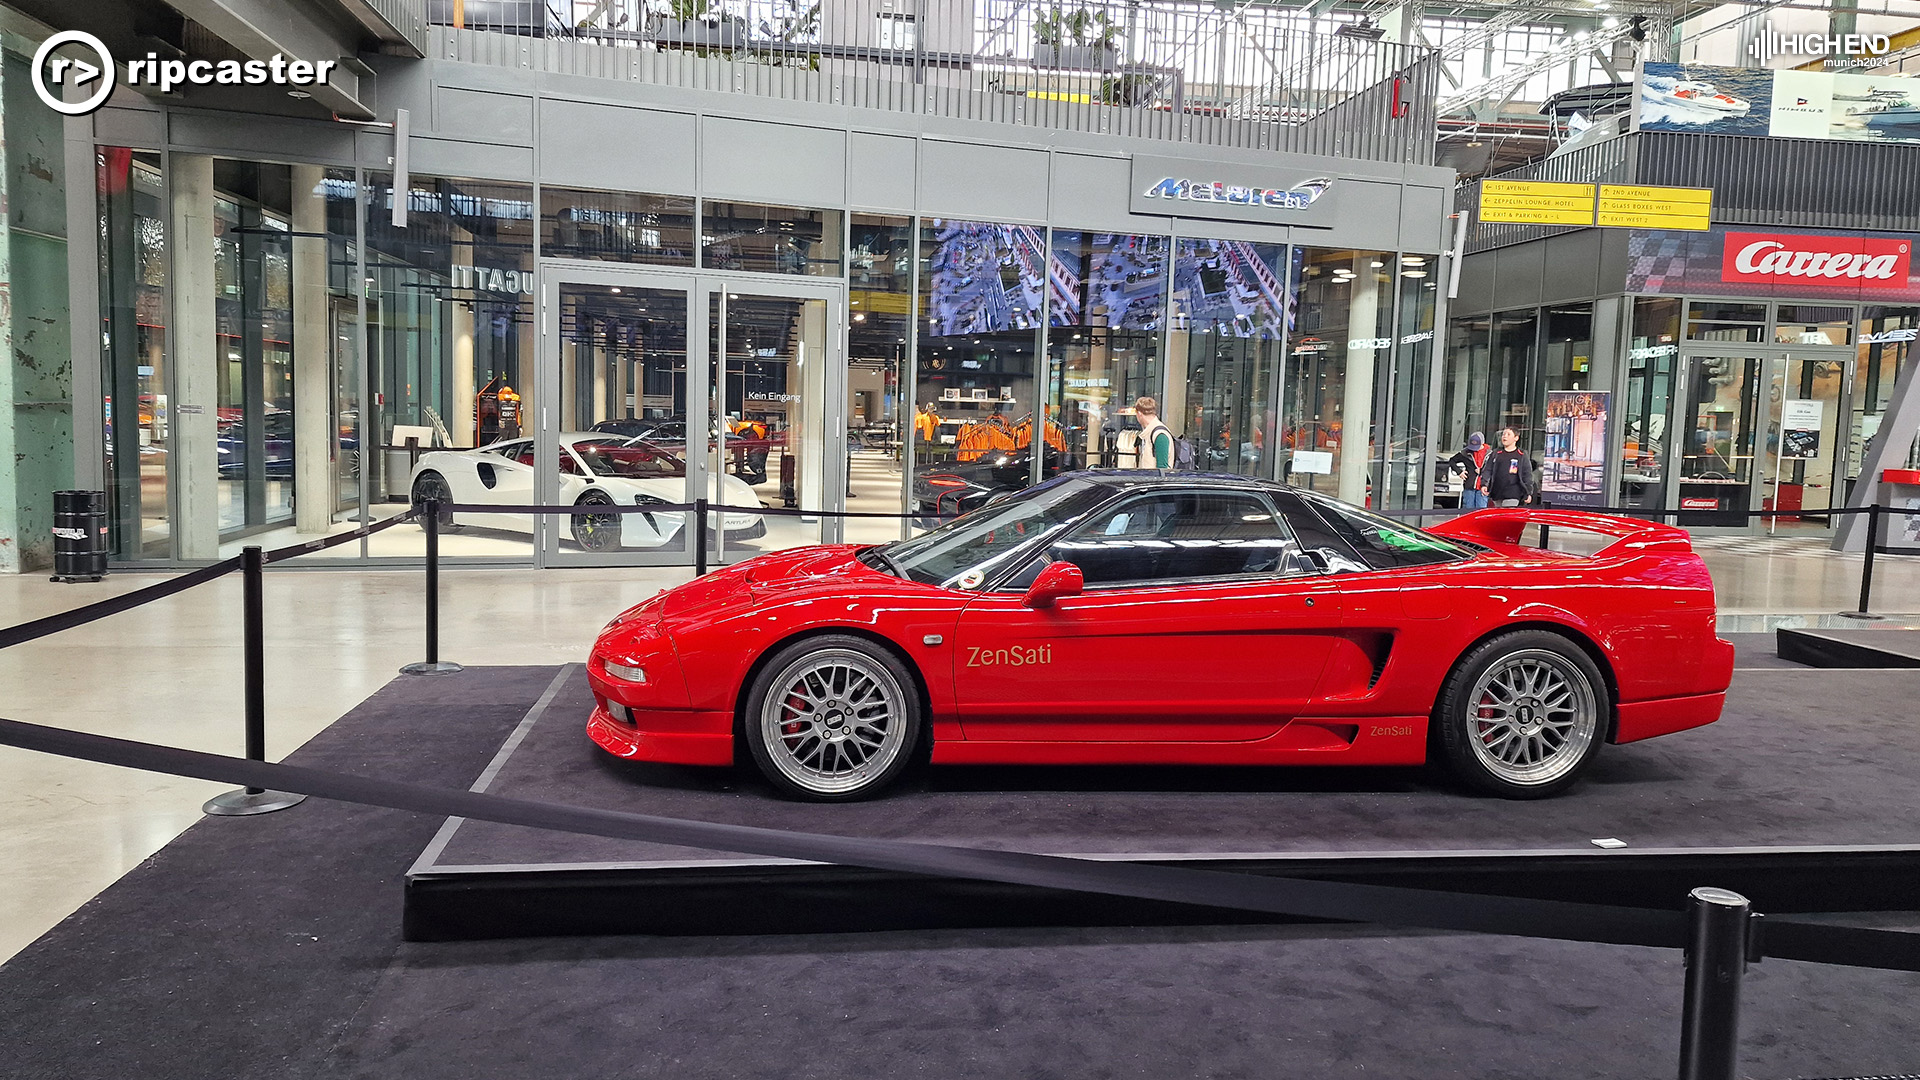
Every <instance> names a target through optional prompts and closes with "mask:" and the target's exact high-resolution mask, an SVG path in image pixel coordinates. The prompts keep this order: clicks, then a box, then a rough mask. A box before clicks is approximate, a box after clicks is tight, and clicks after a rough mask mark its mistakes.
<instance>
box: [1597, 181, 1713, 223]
mask: <svg viewBox="0 0 1920 1080" xmlns="http://www.w3.org/2000/svg"><path fill="white" fill-rule="evenodd" d="M1712 216H1713V189H1712V188H1682V187H1644V186H1637V185H1629V184H1601V185H1600V203H1599V207H1598V214H1597V221H1598V223H1599V224H1601V225H1605V226H1610V227H1613V228H1621V229H1682V230H1689V229H1690V230H1693V231H1696V232H1704V231H1706V230H1707V229H1708V228H1710V227H1711V225H1712Z"/></svg>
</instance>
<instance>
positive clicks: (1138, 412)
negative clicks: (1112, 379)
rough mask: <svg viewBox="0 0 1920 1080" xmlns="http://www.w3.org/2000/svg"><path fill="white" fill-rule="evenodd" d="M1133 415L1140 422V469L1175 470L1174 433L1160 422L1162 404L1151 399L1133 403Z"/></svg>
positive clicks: (1144, 398) (1146, 398)
mask: <svg viewBox="0 0 1920 1080" xmlns="http://www.w3.org/2000/svg"><path fill="white" fill-rule="evenodd" d="M1133 415H1134V416H1135V417H1136V418H1137V419H1138V420H1139V421H1140V449H1139V451H1138V454H1139V458H1138V460H1139V463H1140V464H1139V467H1140V468H1142V469H1171V468H1173V461H1174V445H1173V443H1174V440H1173V432H1172V430H1170V429H1169V428H1168V427H1167V425H1165V424H1163V423H1161V422H1160V404H1159V403H1158V402H1156V401H1154V400H1153V399H1152V398H1150V397H1142V398H1139V399H1137V400H1135V401H1134V403H1133ZM1148 462H1152V464H1148Z"/></svg>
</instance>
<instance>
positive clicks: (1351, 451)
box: [1328, 251, 1380, 504]
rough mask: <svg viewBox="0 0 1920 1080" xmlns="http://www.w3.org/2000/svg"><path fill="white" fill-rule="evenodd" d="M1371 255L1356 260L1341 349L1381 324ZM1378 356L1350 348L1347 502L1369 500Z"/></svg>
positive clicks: (1344, 429) (1343, 452)
mask: <svg viewBox="0 0 1920 1080" xmlns="http://www.w3.org/2000/svg"><path fill="white" fill-rule="evenodd" d="M1373 261H1374V256H1373V254H1372V253H1371V252H1365V251H1362V252H1357V253H1355V255H1354V257H1353V302H1352V303H1351V304H1349V305H1348V306H1347V341H1345V342H1328V345H1329V347H1332V348H1338V347H1339V346H1341V345H1348V342H1351V341H1355V340H1359V339H1365V340H1368V341H1371V340H1373V335H1374V330H1375V328H1376V327H1377V326H1378V325H1379V322H1380V281H1379V274H1378V273H1377V272H1376V271H1375V270H1374V269H1373ZM1377 356H1378V352H1377V351H1376V350H1374V349H1372V348H1365V349H1357V348H1353V347H1352V346H1351V345H1348V347H1347V375H1346V387H1345V393H1344V395H1343V398H1342V401H1341V405H1340V488H1339V497H1340V499H1341V500H1342V501H1344V502H1350V503H1356V504H1358V503H1364V502H1365V501H1366V498H1367V464H1368V461H1367V459H1368V457H1369V454H1368V453H1367V446H1368V443H1369V442H1370V441H1371V437H1372V434H1373V368H1374V364H1375V360H1376V357H1377Z"/></svg>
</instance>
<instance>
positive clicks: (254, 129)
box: [166, 110, 354, 163]
mask: <svg viewBox="0 0 1920 1080" xmlns="http://www.w3.org/2000/svg"><path fill="white" fill-rule="evenodd" d="M166 116H167V131H168V134H169V136H170V137H171V140H172V142H173V145H174V146H176V147H182V148H204V149H206V150H209V151H211V152H213V153H216V154H219V153H222V151H223V149H224V148H226V147H245V148H246V150H245V152H244V153H241V154H235V155H231V156H237V157H245V158H251V159H254V160H259V161H274V160H280V161H337V162H342V163H344V162H349V161H352V160H353V132H354V129H353V128H351V127H349V126H347V125H345V124H332V123H326V122H322V121H314V120H289V119H285V118H280V117H272V116H248V115H246V114H244V113H227V112H220V113H203V112H187V111H185V110H169V111H168V112H167V114H166Z"/></svg>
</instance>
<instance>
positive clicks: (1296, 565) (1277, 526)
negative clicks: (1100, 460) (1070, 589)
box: [1047, 491, 1306, 586]
mask: <svg viewBox="0 0 1920 1080" xmlns="http://www.w3.org/2000/svg"><path fill="white" fill-rule="evenodd" d="M1299 552H1300V548H1299V545H1298V544H1297V543H1295V542H1294V539H1293V537H1292V535H1291V534H1290V533H1288V531H1287V529H1286V526H1284V525H1282V524H1281V522H1280V519H1279V516H1278V515H1276V514H1275V513H1274V511H1273V507H1272V506H1270V505H1268V503H1267V501H1266V500H1265V499H1262V498H1259V497H1258V496H1254V495H1248V494H1245V493H1241V492H1227V491H1168V492H1155V493H1152V494H1148V495H1142V496H1139V497H1137V498H1133V499H1128V500H1127V501H1125V502H1123V503H1121V504H1120V505H1119V506H1117V507H1115V508H1114V509H1113V510H1112V511H1110V512H1108V513H1104V514H1100V515H1098V516H1096V517H1095V518H1094V519H1093V520H1091V521H1088V522H1086V523H1085V524H1083V525H1081V526H1080V527H1079V528H1078V529H1075V530H1074V531H1073V532H1072V533H1071V534H1069V535H1068V536H1067V537H1066V538H1064V539H1062V540H1060V541H1059V542H1057V543H1055V544H1053V545H1052V547H1051V548H1050V549H1049V550H1048V552H1047V554H1048V556H1049V557H1050V558H1052V559H1056V560H1059V561H1062V562H1070V563H1073V564H1074V565H1075V566H1078V567H1079V568H1080V572H1081V574H1083V575H1085V577H1086V583H1087V584H1088V585H1089V586H1097V585H1119V584H1129V583H1151V582H1156V581H1186V580H1192V579H1195V578H1219V577H1236V576H1240V575H1246V574H1284V573H1289V572H1299V571H1302V570H1305V569H1306V567H1305V565H1304V564H1303V563H1302V562H1301V560H1300V559H1299Z"/></svg>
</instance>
